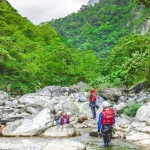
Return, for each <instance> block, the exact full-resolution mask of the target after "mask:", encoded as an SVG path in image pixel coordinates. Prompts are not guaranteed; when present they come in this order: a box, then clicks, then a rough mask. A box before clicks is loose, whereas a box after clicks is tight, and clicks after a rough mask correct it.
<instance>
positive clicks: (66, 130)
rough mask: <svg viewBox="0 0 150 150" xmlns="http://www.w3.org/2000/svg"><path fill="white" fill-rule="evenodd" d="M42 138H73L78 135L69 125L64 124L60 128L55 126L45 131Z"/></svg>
mask: <svg viewBox="0 0 150 150" xmlns="http://www.w3.org/2000/svg"><path fill="white" fill-rule="evenodd" d="M43 135H44V136H48V137H73V136H76V135H78V134H77V132H76V129H75V127H74V126H73V125H71V124H65V125H60V126H55V127H51V128H49V129H47V130H46V131H45V132H44V133H43Z"/></svg>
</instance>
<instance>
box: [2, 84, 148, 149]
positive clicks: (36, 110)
mask: <svg viewBox="0 0 150 150" xmlns="http://www.w3.org/2000/svg"><path fill="white" fill-rule="evenodd" d="M87 88H88V87H87V85H86V84H83V83H79V84H78V85H75V86H72V87H60V86H48V87H45V88H43V89H40V90H38V91H37V92H36V93H30V94H26V95H23V96H21V97H20V96H18V97H15V98H13V97H10V96H8V94H7V93H6V92H4V91H0V116H1V117H0V122H1V124H2V126H1V133H2V134H3V136H12V137H18V136H26V137H32V136H42V137H44V138H45V137H48V138H53V137H55V138H58V137H63V138H66V137H72V136H79V135H80V134H81V133H80V132H78V131H79V130H78V129H82V130H85V129H86V128H93V129H95V131H92V132H95V133H96V128H97V120H93V119H90V118H91V117H92V116H91V110H90V108H89V104H88V99H87V97H88V95H89V93H88V92H85V89H87ZM97 94H98V96H99V97H98V99H97V102H96V103H97V108H98V109H97V114H99V112H100V111H101V103H102V101H103V100H104V99H105V100H107V101H109V102H110V103H111V104H113V107H114V109H115V110H116V114H117V117H116V124H115V126H114V128H115V134H114V135H113V137H114V138H121V139H126V140H128V141H132V142H133V143H134V144H135V145H138V146H139V147H141V146H142V147H145V149H148V148H149V146H150V144H149V143H150V92H149V91H148V90H147V89H144V88H143V87H142V84H139V85H137V86H135V87H134V88H132V89H130V90H128V89H125V88H122V89H115V88H107V89H106V88H105V89H100V90H99V91H98V93H97ZM131 102H132V103H137V102H141V103H142V106H141V107H140V108H139V109H138V111H137V114H136V116H135V117H134V118H130V117H127V116H126V115H124V114H122V111H123V109H124V108H125V107H126V106H127V105H128V104H129V103H131ZM60 110H64V111H70V112H71V123H70V125H64V126H59V127H58V126H55V119H54V118H55V115H56V114H57V112H59V111H60ZM97 116H98V115H97ZM79 137H80V136H79ZM25 139H26V138H25ZM25 141H26V140H25ZM28 142H29V141H28ZM80 142H81V143H84V142H82V141H80ZM64 143H65V142H64ZM53 145H58V144H56V143H53ZM72 145H74V143H72ZM75 145H77V144H75ZM4 146H5V145H4ZM16 146H17V145H16ZM82 146H83V147H82ZM79 147H81V149H84V148H85V146H84V145H82V144H81V146H80V144H79Z"/></svg>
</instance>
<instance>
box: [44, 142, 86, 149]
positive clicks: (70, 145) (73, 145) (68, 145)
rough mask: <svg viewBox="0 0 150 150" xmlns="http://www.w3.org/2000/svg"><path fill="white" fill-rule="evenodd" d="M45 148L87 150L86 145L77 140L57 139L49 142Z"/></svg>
mask: <svg viewBox="0 0 150 150" xmlns="http://www.w3.org/2000/svg"><path fill="white" fill-rule="evenodd" d="M44 150H86V146H85V145H84V144H82V143H79V142H76V141H70V140H61V141H57V140H55V141H52V142H51V143H49V144H48V145H47V146H46V147H45V148H44Z"/></svg>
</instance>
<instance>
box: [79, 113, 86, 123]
mask: <svg viewBox="0 0 150 150" xmlns="http://www.w3.org/2000/svg"><path fill="white" fill-rule="evenodd" d="M87 119H88V117H87V115H86V114H80V116H79V118H78V121H79V122H80V123H82V122H84V121H85V120H87Z"/></svg>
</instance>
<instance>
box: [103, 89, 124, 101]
mask: <svg viewBox="0 0 150 150" xmlns="http://www.w3.org/2000/svg"><path fill="white" fill-rule="evenodd" d="M122 94H123V92H122V91H121V90H120V89H116V88H105V89H101V90H100V95H101V96H102V97H104V98H105V99H107V100H111V101H118V98H119V97H120V96H122Z"/></svg>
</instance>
